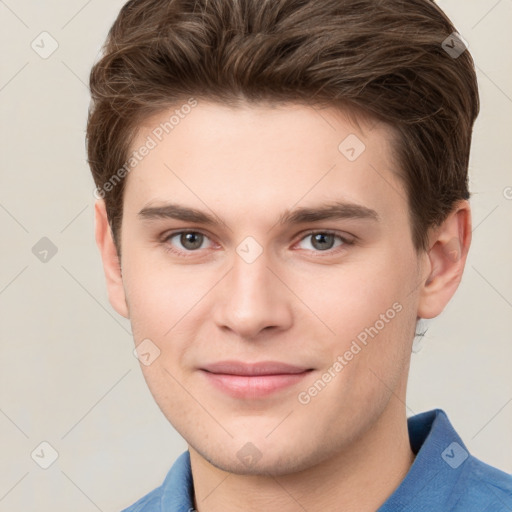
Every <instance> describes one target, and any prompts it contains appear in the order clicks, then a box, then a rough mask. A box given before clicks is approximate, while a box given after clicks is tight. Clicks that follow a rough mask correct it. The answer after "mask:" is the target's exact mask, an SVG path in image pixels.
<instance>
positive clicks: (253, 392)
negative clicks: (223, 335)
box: [202, 370, 311, 399]
mask: <svg viewBox="0 0 512 512" xmlns="http://www.w3.org/2000/svg"><path fill="white" fill-rule="evenodd" d="M202 373H203V374H204V375H205V376H206V378H207V379H208V380H209V381H210V382H211V383H212V385H214V386H215V387H217V388H218V389H220V390H221V391H223V392H224V393H227V394H229V395H231V396H232V397H234V398H253V399H254V398H263V397H266V396H268V395H271V394H272V393H275V392H277V391H280V390H282V389H285V388H288V387H290V386H293V385H294V384H297V383H299V382H300V381H301V380H302V379H304V377H306V376H307V375H309V374H310V373H311V372H310V371H309V370H308V371H304V372H302V373H285V374H278V375H252V376H248V375H247V376H246V375H228V374H225V373H211V372H207V371H204V370H203V371H202Z"/></svg>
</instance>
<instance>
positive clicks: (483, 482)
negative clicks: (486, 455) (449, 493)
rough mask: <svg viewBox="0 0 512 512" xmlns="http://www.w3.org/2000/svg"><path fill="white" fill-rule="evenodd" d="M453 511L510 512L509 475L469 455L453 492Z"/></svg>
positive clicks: (510, 486) (511, 478)
mask: <svg viewBox="0 0 512 512" xmlns="http://www.w3.org/2000/svg"><path fill="white" fill-rule="evenodd" d="M453 498H454V500H453V506H454V509H453V510H457V511H458V510H461V511H462V510H464V511H465V510H476V508H475V507H479V508H478V510H482V512H484V511H485V512H487V511H489V512H490V511H492V512H502V511H503V512H509V511H510V510H512V475H509V474H508V473H505V472H504V471H501V470H499V469H497V468H495V467H492V466H489V465H488V464H486V463H485V462H482V461H481V460H479V459H477V458H476V457H474V456H472V455H470V456H469V457H468V460H467V461H466V463H465V464H464V471H463V472H462V474H461V477H460V478H459V481H458V484H457V485H456V486H455V488H454V489H453Z"/></svg>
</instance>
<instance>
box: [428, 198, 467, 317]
mask: <svg viewBox="0 0 512 512" xmlns="http://www.w3.org/2000/svg"><path fill="white" fill-rule="evenodd" d="M470 244H471V210H470V206H469V203H468V201H461V202H459V203H457V205H456V207H455V208H454V210H453V211H452V213H450V214H449V215H448V217H447V218H446V220H445V221H444V222H443V223H442V224H441V226H439V227H438V228H436V229H435V231H433V232H432V233H431V239H430V245H429V247H430V250H429V252H428V260H429V264H430V267H429V272H428V276H427V278H426V279H425V282H424V283H423V284H422V286H421V291H420V296H419V304H418V317H420V318H434V317H436V316H438V315H439V314H440V313H442V311H443V310H444V308H445V307H446V305H447V304H448V302H449V301H450V299H451V298H452V297H453V295H454V294H455V291H456V290H457V288H458V286H459V283H460V281H461V279H462V274H463V272H464V267H465V265H466V257H467V254H468V251H469V247H470Z"/></svg>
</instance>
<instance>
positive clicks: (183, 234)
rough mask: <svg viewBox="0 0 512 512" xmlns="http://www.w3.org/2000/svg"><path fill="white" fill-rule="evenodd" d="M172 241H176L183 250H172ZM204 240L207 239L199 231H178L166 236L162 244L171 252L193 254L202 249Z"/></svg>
mask: <svg viewBox="0 0 512 512" xmlns="http://www.w3.org/2000/svg"><path fill="white" fill-rule="evenodd" d="M173 239H177V240H178V243H179V244H180V245H181V247H182V248H183V249H181V248H178V249H176V248H174V244H173V242H172V240H173ZM205 240H208V237H207V236H206V235H204V234H203V233H200V232H199V231H179V232H177V233H171V234H170V235H168V236H166V237H165V239H164V243H165V244H166V245H167V248H168V250H170V251H171V252H174V253H177V254H181V253H183V252H193V251H197V250H198V249H204V247H202V246H203V243H204V242H205Z"/></svg>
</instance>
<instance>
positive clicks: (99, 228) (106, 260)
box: [94, 199, 130, 318]
mask: <svg viewBox="0 0 512 512" xmlns="http://www.w3.org/2000/svg"><path fill="white" fill-rule="evenodd" d="M94 212H95V221H96V228H95V235H96V244H97V246H98V249H99V250H100V254H101V259H102V262H103V271H104V272H105V279H106V284H107V292H108V298H109V301H110V304H112V307H113V308H114V309H115V310H116V311H117V312H118V313H119V314H120V315H121V316H124V317H125V318H129V316H130V315H129V310H128V305H127V302H126V295H125V291H124V286H123V278H122V274H121V266H120V262H119V257H118V254H117V248H116V246H115V243H114V240H113V238H112V232H111V229H110V225H109V223H108V217H107V212H106V209H105V202H104V201H103V199H98V200H97V201H96V204H95V205H94Z"/></svg>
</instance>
